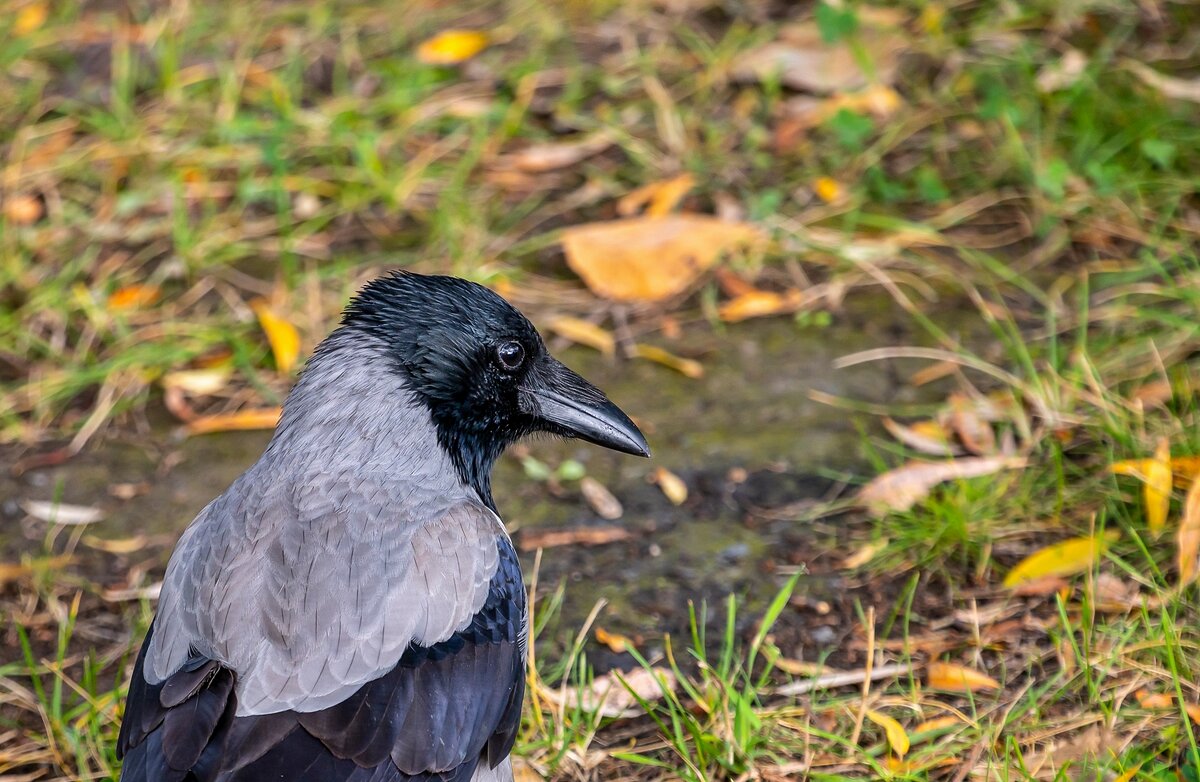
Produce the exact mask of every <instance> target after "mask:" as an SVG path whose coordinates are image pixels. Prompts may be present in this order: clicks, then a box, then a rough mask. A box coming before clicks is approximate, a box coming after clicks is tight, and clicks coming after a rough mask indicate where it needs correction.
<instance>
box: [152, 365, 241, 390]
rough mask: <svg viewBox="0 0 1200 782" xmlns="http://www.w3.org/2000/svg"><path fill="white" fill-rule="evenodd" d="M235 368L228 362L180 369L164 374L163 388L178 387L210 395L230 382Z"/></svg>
mask: <svg viewBox="0 0 1200 782" xmlns="http://www.w3.org/2000/svg"><path fill="white" fill-rule="evenodd" d="M232 375H233V368H232V367H230V366H229V365H228V364H226V365H223V366H215V367H208V368H207V369H180V370H177V371H175V372H168V373H167V374H165V375H163V378H162V384H163V388H178V389H179V390H181V391H186V392H188V393H189V394H193V395H195V396H210V395H212V394H215V393H217V392H218V391H220V390H221V389H222V388H224V387H225V386H226V385H227V384H228V383H229V378H230V377H231V376H232Z"/></svg>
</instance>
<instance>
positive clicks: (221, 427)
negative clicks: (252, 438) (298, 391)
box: [183, 407, 283, 436]
mask: <svg viewBox="0 0 1200 782" xmlns="http://www.w3.org/2000/svg"><path fill="white" fill-rule="evenodd" d="M282 412H283V411H282V410H281V409H280V408H278V407H267V408H260V409H251V410H242V411H239V412H237V413H222V414H220V415H204V416H200V417H199V418H197V419H195V420H194V421H189V422H188V423H187V425H186V426H184V428H183V430H184V431H185V432H186V433H187V434H188V435H189V436H190V435H197V434H210V433H212V432H238V431H246V430H250V429H274V428H275V425H276V424H277V423H279V416H280V414H281V413H282Z"/></svg>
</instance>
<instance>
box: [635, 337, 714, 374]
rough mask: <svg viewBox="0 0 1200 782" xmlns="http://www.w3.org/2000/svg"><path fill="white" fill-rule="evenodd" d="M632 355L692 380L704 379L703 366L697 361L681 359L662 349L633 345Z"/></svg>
mask: <svg viewBox="0 0 1200 782" xmlns="http://www.w3.org/2000/svg"><path fill="white" fill-rule="evenodd" d="M633 355H635V356H637V357H638V358H644V359H646V360H647V361H653V362H654V363H656V364H662V365H663V366H664V367H670V368H671V369H674V370H675V371H676V372H678V373H679V374H681V375H683V376H685V377H690V378H692V379H693V380H698V379H699V378H702V377H704V365H703V364H701V363H700V362H699V361H696V360H694V359H690V358H682V357H680V356H677V355H675V354H674V353H671V352H669V351H666V350H663V349H662V348H656V347H654V346H653V345H634V346H633Z"/></svg>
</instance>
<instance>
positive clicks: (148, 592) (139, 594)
mask: <svg viewBox="0 0 1200 782" xmlns="http://www.w3.org/2000/svg"><path fill="white" fill-rule="evenodd" d="M161 593H162V582H161V581H158V582H155V583H153V584H150V585H149V586H144V587H131V588H128V589H106V590H104V593H103V594H102V595H101V597H103V598H104V599H105V600H106V601H108V602H110V603H124V602H127V601H129V600H157V599H158V596H159V594H161Z"/></svg>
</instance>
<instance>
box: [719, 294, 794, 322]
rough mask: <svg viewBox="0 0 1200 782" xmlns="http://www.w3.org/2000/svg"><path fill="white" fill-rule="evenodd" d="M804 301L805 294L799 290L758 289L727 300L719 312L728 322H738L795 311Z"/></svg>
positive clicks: (722, 318)
mask: <svg viewBox="0 0 1200 782" xmlns="http://www.w3.org/2000/svg"><path fill="white" fill-rule="evenodd" d="M803 303H804V294H803V293H801V292H800V291H798V290H789V291H786V292H785V293H776V292H774V291H759V290H756V291H753V292H750V293H743V294H741V295H739V296H736V297H734V298H732V299H730V300H729V301H727V302H725V303H724V304H722V305H721V307H720V309H719V310H718V311H717V314H718V315H720V316H721V320H723V321H725V322H726V323H737V322H738V321H742V320H748V319H749V318H762V317H766V316H769V315H782V314H786V313H791V312H795V311H796V310H798V309H799V308H800V306H801V305H802V304H803Z"/></svg>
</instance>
